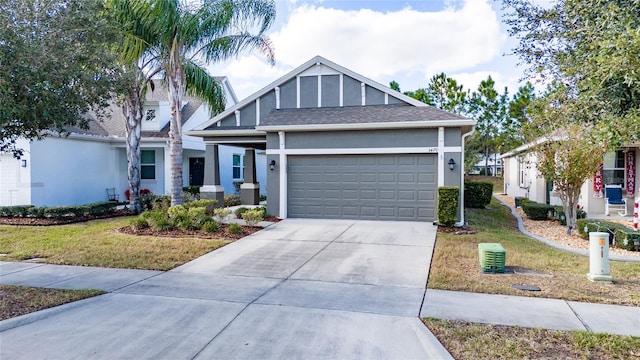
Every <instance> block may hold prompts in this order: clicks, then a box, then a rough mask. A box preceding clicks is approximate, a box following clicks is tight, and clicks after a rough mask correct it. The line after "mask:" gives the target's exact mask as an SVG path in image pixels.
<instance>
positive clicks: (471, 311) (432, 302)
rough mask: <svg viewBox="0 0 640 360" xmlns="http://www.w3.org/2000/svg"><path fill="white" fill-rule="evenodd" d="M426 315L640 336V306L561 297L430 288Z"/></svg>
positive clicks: (521, 325) (423, 308) (479, 321)
mask: <svg viewBox="0 0 640 360" xmlns="http://www.w3.org/2000/svg"><path fill="white" fill-rule="evenodd" d="M420 315H421V316H422V317H433V318H437V319H448V320H462V321H469V322H477V323H487V324H495V325H507V326H520V327H529V328H543V329H553V330H582V331H592V332H597V333H610V334H616V335H631V336H636V337H640V308H639V307H633V306H619V305H606V304H592V303H583V302H576V301H565V300H558V299H545V298H535V297H525V296H508V295H492V294H478V293H467V292H459V291H444V290H427V295H426V297H425V301H424V305H423V307H422V311H421V314H420Z"/></svg>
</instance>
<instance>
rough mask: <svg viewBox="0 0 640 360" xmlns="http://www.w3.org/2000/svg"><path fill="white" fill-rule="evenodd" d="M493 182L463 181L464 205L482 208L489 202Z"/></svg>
mask: <svg viewBox="0 0 640 360" xmlns="http://www.w3.org/2000/svg"><path fill="white" fill-rule="evenodd" d="M492 195H493V184H492V183H490V182H488V181H474V180H465V181H464V207H465V208H472V209H484V207H485V206H487V205H489V204H490V203H491V196H492Z"/></svg>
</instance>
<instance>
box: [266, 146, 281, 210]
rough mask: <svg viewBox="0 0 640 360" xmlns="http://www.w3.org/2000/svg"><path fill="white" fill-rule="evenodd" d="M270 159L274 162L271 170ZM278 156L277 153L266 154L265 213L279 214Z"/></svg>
mask: <svg viewBox="0 0 640 360" xmlns="http://www.w3.org/2000/svg"><path fill="white" fill-rule="evenodd" d="M271 160H274V161H275V162H276V167H275V169H274V170H273V171H271V170H269V164H270V163H271ZM280 165H281V164H280V158H279V156H278V155H267V185H268V186H267V199H268V201H267V214H269V215H274V216H278V215H280V170H281V169H280Z"/></svg>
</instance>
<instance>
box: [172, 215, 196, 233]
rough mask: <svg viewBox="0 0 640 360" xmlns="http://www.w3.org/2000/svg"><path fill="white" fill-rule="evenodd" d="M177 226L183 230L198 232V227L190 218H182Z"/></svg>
mask: <svg viewBox="0 0 640 360" xmlns="http://www.w3.org/2000/svg"><path fill="white" fill-rule="evenodd" d="M175 226H176V227H177V228H178V229H181V230H197V229H199V227H198V226H196V224H195V223H194V221H193V220H191V219H190V218H189V217H186V216H185V217H182V218H180V220H178V221H177V222H176V223H175Z"/></svg>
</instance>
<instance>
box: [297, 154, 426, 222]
mask: <svg viewBox="0 0 640 360" xmlns="http://www.w3.org/2000/svg"><path fill="white" fill-rule="evenodd" d="M288 164H289V168H288V173H289V176H288V203H289V206H288V215H289V216H290V217H303V218H331V219H340V218H342V219H371V220H374V219H375V220H413V221H415V220H418V221H433V220H435V218H436V216H435V208H436V190H437V182H436V181H437V162H436V155H435V154H406V155H405V154H403V155H395V154H394V155H309V156H307V155H305V156H289V158H288Z"/></svg>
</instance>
